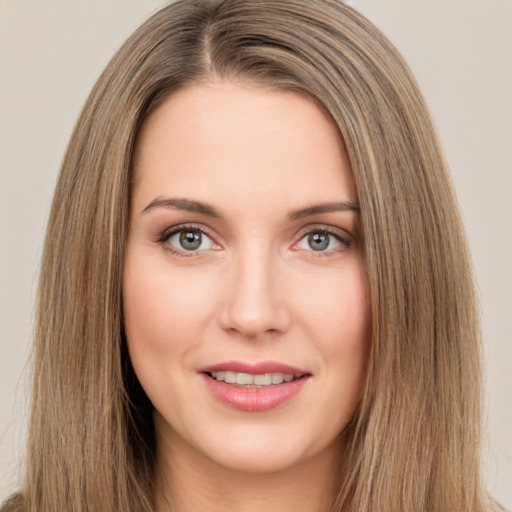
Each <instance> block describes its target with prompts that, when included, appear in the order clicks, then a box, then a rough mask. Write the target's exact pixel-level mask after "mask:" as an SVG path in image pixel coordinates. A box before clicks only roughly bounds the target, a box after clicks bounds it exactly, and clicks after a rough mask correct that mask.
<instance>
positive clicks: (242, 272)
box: [124, 82, 370, 471]
mask: <svg viewBox="0 0 512 512" xmlns="http://www.w3.org/2000/svg"><path fill="white" fill-rule="evenodd" d="M134 176H135V178H134V179H135V181H134V188H133V195H132V204H131V219H130V231H129V238H128V247H127V255H126V266H125V272H124V314H125V331H126V337H127V343H128V348H129V353H130V357H131V360H132V363H133V367H134V369H135V372H136V374H137V377H138V379H139V380H140V383H141V385H142V387H143V388H144V390H145V391H146V393H147V395H148V397H149V398H150V400H151V402H152V403H153V405H154V408H155V428H156V434H157V440H158V442H159V446H160V447H162V446H167V447H172V448H169V449H173V450H175V451H178V452H182V453H188V454H189V455H190V454H192V455H193V456H194V457H196V458H197V457H199V459H200V460H201V459H202V460H204V461H206V460H208V461H209V462H210V463H211V462H213V463H214V464H217V465H220V466H223V467H224V468H231V469H235V470H243V471H275V470H279V469H284V468H289V467H292V466H294V465H296V464H299V463H301V462H304V461H306V460H308V459H311V458H314V457H321V456H322V455H323V454H325V455H326V456H332V455H333V454H334V453H335V454H336V456H338V455H339V454H340V452H341V450H342V440H341V439H340V436H339V434H340V433H341V432H342V431H343V429H344V428H345V427H346V426H347V424H348V423H349V422H350V420H351V419H352V418H353V416H354V413H355V411H356V408H357V405H358V401H359V399H360V394H361V389H362V385H363V381H364V378H365V371H366V361H367V352H368V344H369V331H370V328H369V325H370V311H369V300H368V299H369V298H368V293H367V283H366V277H365V272H364V269H363V264H362V261H361V240H360V234H359V232H358V222H357V219H358V211H357V198H356V195H355V190H354V184H353V181H352V177H351V171H350V167H349V163H348V159H347V156H346V154H345V151H344V149H343V146H342V144H341V142H340V138H339V136H338V133H337V131H336V129H335V127H334V126H333V124H332V122H331V121H329V120H328V118H327V117H326V116H325V115H324V114H323V113H322V112H321V110H320V109H319V108H318V107H317V106H315V105H314V104H313V103H312V102H311V101H309V100H308V99H306V98H304V97H302V96H300V95H298V94H295V93H291V92H285V91H276V90H269V89H263V88H259V87H256V86H250V85H239V84H237V85H234V84H230V83H224V82H222V83H214V84H210V85H201V86H190V87H188V88H184V89H182V90H180V91H178V92H177V93H175V94H173V95H172V96H171V97H170V98H169V99H167V100H166V101H165V102H164V103H163V104H162V105H161V106H160V107H159V108H158V109H157V110H156V111H155V112H154V113H153V114H152V115H151V116H150V117H149V119H148V120H147V121H146V122H145V124H144V126H143V128H142V131H141V133H140V136H139V138H138V141H137V147H136V152H135V159H134Z"/></svg>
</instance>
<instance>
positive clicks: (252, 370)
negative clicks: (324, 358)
mask: <svg viewBox="0 0 512 512" xmlns="http://www.w3.org/2000/svg"><path fill="white" fill-rule="evenodd" d="M199 371H200V372H201V373H212V372H220V371H228V372H236V373H249V374H251V375H264V374H265V373H286V374H291V375H295V376H301V375H306V374H309V372H307V371H306V370H303V369H301V368H296V367H294V366H290V365H287V364H283V363H278V362H276V361H261V362H259V363H244V362H242V361H226V362H224V363H218V364H213V365H209V366H205V367H203V368H200V369H199Z"/></svg>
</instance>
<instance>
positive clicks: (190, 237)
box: [180, 231, 201, 251]
mask: <svg viewBox="0 0 512 512" xmlns="http://www.w3.org/2000/svg"><path fill="white" fill-rule="evenodd" d="M180 244H181V246H182V247H183V248H184V249H187V250H188V251H194V250H196V249H198V248H199V246H200V245H201V233H200V232H198V231H183V232H182V233H181V234H180Z"/></svg>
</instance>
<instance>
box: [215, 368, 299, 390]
mask: <svg viewBox="0 0 512 512" xmlns="http://www.w3.org/2000/svg"><path fill="white" fill-rule="evenodd" d="M205 373H206V375H208V377H210V378H211V379H213V380H216V381H217V382H225V383H226V384H231V385H233V386H237V387H270V386H276V385H279V384H282V383H283V382H292V381H294V380H298V379H301V378H303V377H305V376H306V374H305V373H302V374H291V373H280V372H272V373H263V374H259V375H252V374H250V373H242V372H233V371H222V370H221V371H216V372H205Z"/></svg>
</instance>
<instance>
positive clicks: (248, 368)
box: [199, 361, 311, 412]
mask: <svg viewBox="0 0 512 512" xmlns="http://www.w3.org/2000/svg"><path fill="white" fill-rule="evenodd" d="M218 371H231V372H238V373H249V374H251V375H262V374H265V373H287V374H291V375H294V376H295V377H296V380H293V381H291V382H283V383H282V384H276V385H271V386H268V387H267V386H265V387H239V386H234V385H232V384H226V383H225V382H222V381H217V380H215V379H213V378H211V377H210V376H209V375H208V374H209V373H211V372H218ZM199 372H200V374H201V377H202V378H203V380H204V382H205V385H206V387H207V389H208V390H209V391H210V393H211V394H212V395H213V397H214V398H215V399H216V400H218V401H219V402H221V403H223V404H224V405H227V406H228V407H231V408H233V409H237V410H240V411H247V412H263V411H268V410H270V409H274V408H275V407H278V406H279V405H281V404H283V403H284V402H286V401H288V400H289V399H291V398H292V397H294V396H295V395H297V394H298V393H299V392H300V391H301V390H302V389H303V387H304V385H305V384H306V382H307V381H308V380H309V377H311V374H310V373H309V372H307V371H305V370H302V369H300V368H296V367H293V366H289V365H286V364H282V363H278V362H274V361H263V362H260V363H244V362H240V361H226V362H224V363H219V364H215V365H211V366H206V367H204V368H201V369H200V370H199Z"/></svg>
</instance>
